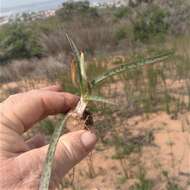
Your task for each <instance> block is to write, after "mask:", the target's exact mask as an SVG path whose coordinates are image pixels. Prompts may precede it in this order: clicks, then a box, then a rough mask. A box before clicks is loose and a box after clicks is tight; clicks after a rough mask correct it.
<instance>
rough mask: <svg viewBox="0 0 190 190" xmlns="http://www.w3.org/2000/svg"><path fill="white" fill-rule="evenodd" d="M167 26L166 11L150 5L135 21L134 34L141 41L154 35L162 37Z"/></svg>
mask: <svg viewBox="0 0 190 190" xmlns="http://www.w3.org/2000/svg"><path fill="white" fill-rule="evenodd" d="M168 28H169V24H168V22H167V12H166V11H165V10H163V9H161V8H160V7H158V6H151V7H148V8H147V10H145V11H144V12H143V13H142V15H140V16H139V19H137V21H136V22H135V24H134V36H135V39H136V40H140V41H142V42H144V41H147V40H150V39H152V38H155V37H161V38H163V37H164V35H165V34H166V33H167V31H168Z"/></svg>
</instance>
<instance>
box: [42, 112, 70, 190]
mask: <svg viewBox="0 0 190 190" xmlns="http://www.w3.org/2000/svg"><path fill="white" fill-rule="evenodd" d="M68 117H69V114H68V115H66V117H65V118H64V120H63V121H62V123H61V125H60V126H59V127H56V128H55V131H54V133H53V135H52V138H51V141H50V145H49V148H48V153H47V156H46V160H45V163H44V168H43V171H42V176H41V180H40V187H39V190H48V189H49V184H50V178H51V173H52V166H53V161H54V156H55V150H56V147H57V143H58V141H59V138H60V136H61V133H62V130H63V127H64V126H65V123H66V120H67V119H68Z"/></svg>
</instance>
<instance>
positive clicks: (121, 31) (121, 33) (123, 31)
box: [115, 27, 127, 41]
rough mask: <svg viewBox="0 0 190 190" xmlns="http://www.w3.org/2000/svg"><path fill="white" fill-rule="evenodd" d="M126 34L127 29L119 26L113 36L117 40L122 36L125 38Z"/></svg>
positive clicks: (121, 38)
mask: <svg viewBox="0 0 190 190" xmlns="http://www.w3.org/2000/svg"><path fill="white" fill-rule="evenodd" d="M126 36H127V31H126V29H125V28H123V27H122V28H119V29H118V30H117V31H116V33H115V37H116V40H117V41H120V40H123V39H124V38H126Z"/></svg>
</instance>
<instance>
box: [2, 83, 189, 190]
mask: <svg viewBox="0 0 190 190" xmlns="http://www.w3.org/2000/svg"><path fill="white" fill-rule="evenodd" d="M168 82H170V81H168ZM35 83H36V82H35ZM26 84H28V86H29V87H28V88H26V86H27V85H26ZM31 84H33V83H32V82H30V83H28V82H27V81H23V82H21V83H19V84H18V83H9V84H6V85H2V86H1V90H0V96H1V98H2V99H4V98H6V97H7V96H8V94H14V93H16V92H20V91H26V90H28V89H31V86H32V85H31ZM38 84H39V85H38V86H37V88H40V87H43V86H45V85H46V84H44V82H39V83H38ZM175 85H176V84H175ZM179 86H180V84H179ZM32 88H33V87H32ZM35 88H36V86H35ZM117 132H118V134H126V133H127V134H130V135H126V140H128V138H130V139H131V138H132V137H139V138H138V140H140V143H141V140H142V138H141V135H142V134H145V133H147V132H148V133H150V134H151V142H150V143H145V145H144V146H143V148H142V150H141V151H140V152H137V153H132V154H131V155H130V156H126V157H125V159H123V160H122V162H124V163H125V166H124V168H125V170H124V169H123V167H121V161H120V160H116V159H113V156H114V155H115V148H114V146H112V145H105V144H102V143H100V142H99V143H98V144H97V146H96V149H95V150H94V151H93V152H92V154H91V155H90V156H89V157H88V158H87V159H86V160H84V161H82V162H81V163H79V164H78V165H77V166H76V167H75V169H74V171H71V172H70V174H69V175H68V176H67V177H66V178H65V179H64V189H66V190H71V189H75V190H117V189H118V190H128V189H129V190H130V188H131V187H132V186H133V185H134V184H135V183H137V182H138V180H137V176H138V175H139V168H143V169H144V170H145V171H146V178H147V179H150V180H151V181H152V182H153V184H154V187H153V190H166V189H167V188H166V185H167V183H168V181H170V180H171V181H173V182H175V183H178V184H180V185H181V186H182V187H183V188H184V189H185V190H190V112H187V113H184V114H182V115H179V116H178V118H177V119H175V120H173V119H172V118H171V117H170V116H169V115H168V114H166V113H164V112H159V113H155V114H149V115H142V116H135V117H131V118H130V119H128V120H124V121H123V122H122V125H121V126H120V127H119V130H118V131H117ZM142 143H143V142H142ZM124 171H125V172H126V173H127V178H126V177H125V175H124ZM166 172H168V174H169V176H170V177H169V178H168V179H167V177H164V175H163V174H164V173H166Z"/></svg>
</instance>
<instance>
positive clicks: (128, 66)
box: [91, 52, 173, 88]
mask: <svg viewBox="0 0 190 190" xmlns="http://www.w3.org/2000/svg"><path fill="white" fill-rule="evenodd" d="M171 55H173V52H169V53H165V54H162V55H158V56H155V57H152V58H148V59H145V60H142V61H138V62H133V63H128V64H122V65H119V66H117V67H115V68H113V69H110V70H108V71H106V72H105V73H103V74H102V75H101V76H99V77H97V78H96V79H94V80H92V81H91V86H92V88H93V87H95V86H96V85H98V84H99V83H101V82H102V81H104V80H105V79H107V78H109V77H112V76H114V75H117V74H120V73H122V72H125V71H127V70H130V69H133V68H136V67H139V66H144V65H149V64H154V63H158V62H161V61H165V60H167V59H168V58H169V57H171Z"/></svg>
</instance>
